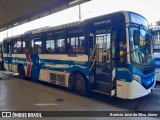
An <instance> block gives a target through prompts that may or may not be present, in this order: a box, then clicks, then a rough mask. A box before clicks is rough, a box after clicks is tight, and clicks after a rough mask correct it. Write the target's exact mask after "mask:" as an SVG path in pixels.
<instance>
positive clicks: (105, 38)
mask: <svg viewBox="0 0 160 120" xmlns="http://www.w3.org/2000/svg"><path fill="white" fill-rule="evenodd" d="M101 31H102V30H101ZM101 31H96V32H95V34H94V43H95V44H94V56H95V57H94V61H95V63H94V71H95V76H94V83H95V88H94V89H93V90H92V91H94V92H98V93H102V94H106V95H111V96H113V95H114V94H115V91H114V90H113V66H112V64H113V63H112V54H111V53H112V52H113V51H112V47H113V46H111V44H112V41H111V32H110V31H108V30H103V31H104V32H103V33H101ZM92 61H93V60H92ZM114 71H115V70H114ZM114 74H115V73H114Z"/></svg>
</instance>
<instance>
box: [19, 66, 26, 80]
mask: <svg viewBox="0 0 160 120" xmlns="http://www.w3.org/2000/svg"><path fill="white" fill-rule="evenodd" d="M18 73H19V77H20V78H22V79H25V78H26V75H25V70H24V67H23V66H19V67H18Z"/></svg>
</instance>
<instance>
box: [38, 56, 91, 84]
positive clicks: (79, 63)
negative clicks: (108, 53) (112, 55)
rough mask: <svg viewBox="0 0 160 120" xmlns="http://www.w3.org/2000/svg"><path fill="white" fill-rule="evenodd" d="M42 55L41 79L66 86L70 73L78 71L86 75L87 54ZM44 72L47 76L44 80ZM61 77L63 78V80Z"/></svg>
mask: <svg viewBox="0 0 160 120" xmlns="http://www.w3.org/2000/svg"><path fill="white" fill-rule="evenodd" d="M43 57H44V59H43V60H42V69H41V70H40V76H39V79H40V80H42V81H46V82H50V83H53V84H57V85H62V86H65V87H68V78H69V75H70V73H72V72H74V71H79V72H81V73H83V74H84V75H85V76H88V70H87V61H88V56H87V55H79V56H78V55H77V57H68V55H66V54H59V55H58V54H48V55H47V54H44V55H43ZM46 74H47V76H48V77H47V79H46V80H44V79H43V78H44V76H45V75H46ZM61 78H64V80H63V79H61Z"/></svg>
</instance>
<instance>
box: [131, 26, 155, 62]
mask: <svg viewBox="0 0 160 120" xmlns="http://www.w3.org/2000/svg"><path fill="white" fill-rule="evenodd" d="M135 30H138V31H140V36H139V38H140V42H139V44H138V45H137V44H136V45H135V44H134V36H133V34H134V31H135ZM129 32H130V51H131V60H132V61H133V62H135V63H138V64H143V65H146V64H149V63H151V62H152V49H153V47H152V42H151V34H150V32H149V31H148V30H145V29H144V27H142V28H141V27H136V26H131V27H129Z"/></svg>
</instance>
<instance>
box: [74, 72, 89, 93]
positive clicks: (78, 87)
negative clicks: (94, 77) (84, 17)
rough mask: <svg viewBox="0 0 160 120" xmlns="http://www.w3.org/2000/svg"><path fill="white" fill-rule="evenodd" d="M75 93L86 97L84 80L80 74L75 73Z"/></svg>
mask: <svg viewBox="0 0 160 120" xmlns="http://www.w3.org/2000/svg"><path fill="white" fill-rule="evenodd" d="M75 92H76V93H78V94H80V95H86V94H87V85H86V80H85V78H84V77H83V75H82V74H80V73H77V74H76V75H75Z"/></svg>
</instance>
